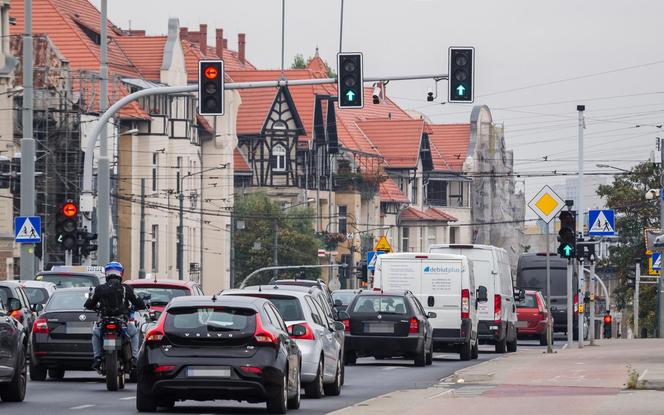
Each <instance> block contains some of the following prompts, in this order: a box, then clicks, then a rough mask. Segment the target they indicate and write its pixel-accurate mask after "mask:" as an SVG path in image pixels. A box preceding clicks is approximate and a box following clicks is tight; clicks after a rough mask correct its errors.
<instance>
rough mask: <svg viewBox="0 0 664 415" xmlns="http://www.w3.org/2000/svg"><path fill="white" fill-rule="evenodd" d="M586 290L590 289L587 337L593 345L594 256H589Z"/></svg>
mask: <svg viewBox="0 0 664 415" xmlns="http://www.w3.org/2000/svg"><path fill="white" fill-rule="evenodd" d="M588 291H590V302H589V303H588V304H589V306H590V327H589V333H588V337H590V345H591V346H594V345H595V258H590V275H589V276H588Z"/></svg>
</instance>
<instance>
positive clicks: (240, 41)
mask: <svg viewBox="0 0 664 415" xmlns="http://www.w3.org/2000/svg"><path fill="white" fill-rule="evenodd" d="M245 36H246V35H245V34H244V33H238V35H237V57H238V59H240V62H242V63H244V56H245V55H244V53H245V45H246V44H247V41H246V38H245Z"/></svg>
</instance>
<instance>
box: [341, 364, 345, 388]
mask: <svg viewBox="0 0 664 415" xmlns="http://www.w3.org/2000/svg"><path fill="white" fill-rule="evenodd" d="M345 381H346V359H343V360H342V362H341V386H343V385H344V382H345Z"/></svg>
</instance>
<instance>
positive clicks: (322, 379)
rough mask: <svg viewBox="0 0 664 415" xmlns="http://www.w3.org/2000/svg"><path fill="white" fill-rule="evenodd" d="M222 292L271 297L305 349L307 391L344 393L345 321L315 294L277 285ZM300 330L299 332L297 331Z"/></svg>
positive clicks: (303, 377)
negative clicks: (342, 335)
mask: <svg viewBox="0 0 664 415" xmlns="http://www.w3.org/2000/svg"><path fill="white" fill-rule="evenodd" d="M221 294H222V295H244V296H254V297H261V298H266V299H268V300H270V301H271V302H272V303H273V304H274V305H275V306H276V307H277V309H278V310H279V313H281V316H282V318H283V319H284V322H285V323H286V325H287V326H288V332H289V333H291V338H293V339H294V340H295V342H296V343H297V346H298V347H299V348H300V351H301V353H302V369H301V371H300V373H301V375H300V377H301V381H302V386H303V387H304V392H305V395H306V396H307V397H309V398H321V397H322V396H323V394H325V395H328V396H337V395H339V394H340V393H341V376H342V370H343V348H342V344H341V343H340V342H339V341H338V340H337V337H336V336H335V332H336V331H337V330H339V329H341V330H343V323H341V322H338V321H331V320H330V319H329V318H328V317H327V314H326V312H325V311H324V308H323V307H322V306H321V304H320V303H319V302H318V300H316V298H315V297H314V296H312V295H311V294H310V293H308V292H302V291H295V290H289V289H288V288H286V287H278V286H273V285H263V286H253V287H247V288H244V289H242V290H225V291H223V292H222V293H221ZM296 327H297V330H296V329H295V328H296ZM296 331H297V332H298V333H299V335H294V334H295V332H296Z"/></svg>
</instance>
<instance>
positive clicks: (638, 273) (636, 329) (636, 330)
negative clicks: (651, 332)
mask: <svg viewBox="0 0 664 415" xmlns="http://www.w3.org/2000/svg"><path fill="white" fill-rule="evenodd" d="M635 262H636V263H635V265H634V275H635V277H636V278H635V279H634V338H635V339H638V338H639V285H640V284H641V260H640V259H638V260H636V261H635Z"/></svg>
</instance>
